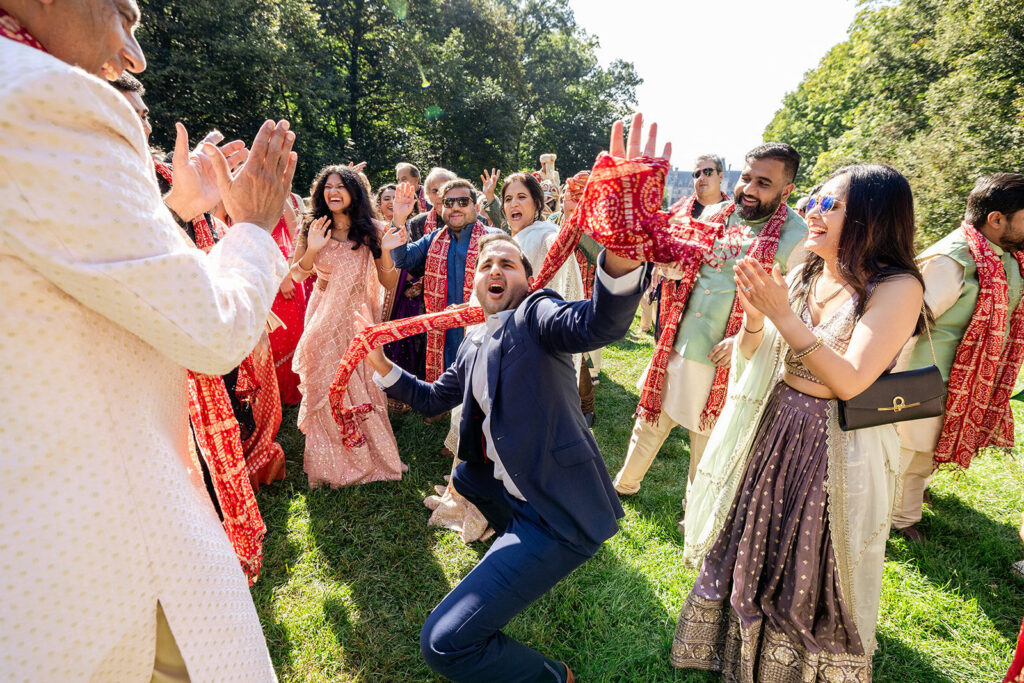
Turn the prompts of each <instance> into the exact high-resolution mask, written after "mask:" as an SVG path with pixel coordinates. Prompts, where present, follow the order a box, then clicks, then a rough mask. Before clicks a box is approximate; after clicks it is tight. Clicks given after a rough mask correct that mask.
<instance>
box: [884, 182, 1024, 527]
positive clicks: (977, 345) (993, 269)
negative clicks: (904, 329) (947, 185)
mask: <svg viewBox="0 0 1024 683" xmlns="http://www.w3.org/2000/svg"><path fill="white" fill-rule="evenodd" d="M918 263H919V264H920V266H921V275H923V276H924V284H925V289H924V294H925V301H926V302H927V303H928V307H929V308H930V309H931V312H932V315H933V316H934V317H935V322H934V324H933V325H932V329H931V336H930V338H929V337H928V336H925V335H921V336H919V337H917V338H915V339H912V340H910V342H908V343H907V346H906V347H905V349H904V351H903V353H902V354H901V356H900V360H899V362H898V363H897V369H899V370H903V369H909V370H914V369H917V368H923V367H926V366H929V365H932V364H933V363H935V364H936V365H937V366H938V368H939V371H940V372H941V373H942V377H943V379H944V380H946V383H947V385H948V391H947V394H946V409H945V412H944V414H943V415H941V416H940V417H935V418H929V419H925V420H911V421H909V422H900V423H898V424H897V425H896V431H897V432H898V433H899V435H900V447H901V458H902V463H901V473H902V477H903V485H902V486H901V487H900V488H899V491H900V496H899V497H898V498H897V499H896V504H895V506H894V508H893V514H892V526H893V529H895V530H896V531H897V532H898V533H900V534H901V535H903V536H906V537H907V538H908V539H910V540H912V541H920V540H922V538H923V535H922V533H921V531H920V530H919V529H918V528H917V526H916V525H917V522H919V521H921V516H922V509H921V508H922V504H923V502H924V500H925V491H926V488H927V486H928V483H929V482H930V481H931V478H932V475H933V474H934V473H935V470H936V468H938V467H939V466H940V465H944V464H945V465H950V466H954V467H959V468H962V469H967V468H968V467H969V466H970V464H971V458H972V457H973V456H974V455H975V454H976V453H977V452H978V451H979V450H980V449H982V448H984V447H986V446H996V447H1001V448H1010V447H1012V446H1013V435H1014V425H1013V413H1012V412H1011V410H1010V396H1011V395H1012V394H1013V388H1014V382H1015V381H1016V379H1017V375H1018V373H1019V372H1020V368H1021V362H1022V360H1024V306H1022V305H1021V298H1022V292H1024V174H1020V173H996V174H994V175H991V176H986V177H984V178H979V179H978V181H977V182H976V183H975V185H974V189H973V190H971V193H970V195H969V196H968V197H967V209H966V211H965V213H964V220H963V222H962V223H961V224H960V226H959V227H958V228H956V229H954V230H952V231H950V233H949V234H948V235H946V236H945V237H943V238H942V239H941V240H939V241H938V242H936V243H935V244H933V245H932V246H930V247H928V249H926V250H925V251H924V252H923V253H922V254H921V255H920V256H918Z"/></svg>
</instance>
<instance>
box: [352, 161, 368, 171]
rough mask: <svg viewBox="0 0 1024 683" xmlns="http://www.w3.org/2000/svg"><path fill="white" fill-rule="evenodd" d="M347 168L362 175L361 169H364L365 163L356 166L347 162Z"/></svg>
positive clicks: (361, 162)
mask: <svg viewBox="0 0 1024 683" xmlns="http://www.w3.org/2000/svg"><path fill="white" fill-rule="evenodd" d="M348 167H349V168H351V169H352V170H353V171H354V172H355V173H362V172H363V169H364V168H366V162H365V161H360V162H359V163H358V164H357V163H355V162H352V161H350V162H348Z"/></svg>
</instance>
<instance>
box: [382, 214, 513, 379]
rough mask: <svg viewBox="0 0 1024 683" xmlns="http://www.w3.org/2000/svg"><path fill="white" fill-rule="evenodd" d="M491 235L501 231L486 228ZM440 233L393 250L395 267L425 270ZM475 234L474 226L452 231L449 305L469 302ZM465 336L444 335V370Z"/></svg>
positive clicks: (456, 330) (456, 332)
mask: <svg viewBox="0 0 1024 683" xmlns="http://www.w3.org/2000/svg"><path fill="white" fill-rule="evenodd" d="M484 229H485V230H486V231H487V232H488V233H491V232H501V230H499V229H497V228H489V227H486V226H485V227H484ZM440 234H441V231H440V230H435V231H434V232H432V233H430V234H427V235H424V236H423V237H421V238H420V239H418V240H416V241H415V242H409V243H408V244H403V245H402V246H400V247H396V248H394V249H392V250H391V258H392V259H393V260H394V262H395V267H396V268H403V269H405V270H409V269H414V268H423V267H424V266H425V265H426V263H427V252H428V251H429V250H430V245H432V244H433V243H434V239H436V238H437V236H438V235H440ZM472 234H473V230H472V226H468V225H467V226H466V227H465V228H463V229H462V230H460V231H459V233H458V234H457V235H456V234H455V232H454V231H452V243H451V246H449V247H448V296H447V299H446V301H445V305H446V306H451V305H452V304H463V303H466V302H465V301H463V300H462V289H463V286H464V285H465V283H466V254H467V253H468V252H469V239H470V236H471V235H472ZM464 335H465V332H464V330H463V328H461V327H455V328H452V329H450V330H448V331H446V332H445V333H444V367H445V368H447V367H448V366H449V365H451V364H452V363H454V362H455V352H456V351H458V350H459V345H460V344H462V338H463V336H464Z"/></svg>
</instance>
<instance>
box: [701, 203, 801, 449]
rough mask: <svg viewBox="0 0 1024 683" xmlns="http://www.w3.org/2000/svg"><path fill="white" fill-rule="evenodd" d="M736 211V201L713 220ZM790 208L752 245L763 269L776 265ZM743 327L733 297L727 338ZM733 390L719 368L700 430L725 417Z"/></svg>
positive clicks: (777, 212)
mask: <svg viewBox="0 0 1024 683" xmlns="http://www.w3.org/2000/svg"><path fill="white" fill-rule="evenodd" d="M735 210H736V204H735V202H733V203H731V204H729V205H728V206H726V207H725V208H724V209H723V210H722V211H720V212H718V214H716V215H715V216H714V217H713V218H712V220H713V221H714V222H716V223H717V222H722V223H726V222H728V220H729V216H731V215H732V212H733V211H735ZM788 211H789V208H788V207H787V206H786V202H779V208H777V209H776V210H775V213H774V214H772V217H771V218H769V219H768V223H767V224H766V225H765V226H764V227H763V228H762V229H761V231H760V232H758V233H757V237H756V238H755V239H754V243H753V244H751V245H750V250H749V251H748V252H747V256H753V257H754V258H755V259H757V262H758V263H760V264H761V267H762V268H764V269H765V270H767V271H768V272H769V273H770V272H771V270H772V265H773V263H774V262H775V253H776V252H777V251H778V250H779V236H780V235H781V234H782V225H783V223H785V222H786V214H787V213H788ZM741 325H743V307H742V306H741V305H740V299H739V297H735V296H734V297H733V300H732V313H730V314H729V323H728V324H727V325H726V326H725V337H726V338H728V337H734V336H736V335H737V334H738V333H739V331H740V326H741ZM728 390H729V368H723V367H719V368H716V369H715V381H714V382H713V383H712V384H711V393H710V394H709V395H708V402H707V403H705V404H704V412H702V413H701V414H700V425H699V426H700V429H701V431H708V430H710V429H711V428H712V427H714V426H715V422H717V421H718V416H719V415H721V414H722V408H723V407H724V406H725V398H726V394H727V393H728Z"/></svg>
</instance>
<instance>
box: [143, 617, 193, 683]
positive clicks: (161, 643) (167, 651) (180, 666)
mask: <svg viewBox="0 0 1024 683" xmlns="http://www.w3.org/2000/svg"><path fill="white" fill-rule="evenodd" d="M150 680H151V681H152V683H188V681H190V680H191V679H190V678H189V677H188V670H186V669H185V660H184V659H182V658H181V652H180V651H179V650H178V643H177V642H176V641H175V640H174V634H173V633H171V627H170V626H169V625H168V624H167V618H166V617H165V616H164V608H163V607H162V606H161V605H160V603H159V602H158V603H156V658H155V661H154V662H153V678H152V679H150Z"/></svg>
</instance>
